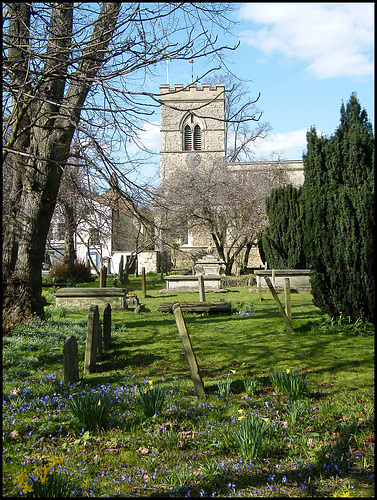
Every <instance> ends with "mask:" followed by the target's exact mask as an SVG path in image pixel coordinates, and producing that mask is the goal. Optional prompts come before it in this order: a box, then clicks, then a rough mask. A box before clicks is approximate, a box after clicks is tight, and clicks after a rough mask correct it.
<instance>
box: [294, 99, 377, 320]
mask: <svg viewBox="0 0 377 500" xmlns="http://www.w3.org/2000/svg"><path fill="white" fill-rule="evenodd" d="M340 113H341V119H340V126H339V127H338V129H337V130H336V131H335V133H334V135H333V136H331V137H329V138H326V137H318V136H317V132H316V129H315V128H314V127H313V128H312V129H311V130H310V131H309V132H308V134H307V152H306V154H304V157H303V159H304V171H305V181H304V185H303V194H304V200H305V204H304V207H305V253H306V256H307V259H308V265H309V267H310V269H311V271H312V272H311V286H312V294H313V298H314V304H315V305H317V306H318V307H320V308H321V309H322V310H324V311H326V312H328V313H329V314H330V315H332V316H343V317H348V316H349V317H350V318H351V320H352V321H356V320H357V319H358V318H362V319H363V320H368V321H374V294H375V285H374V254H373V249H374V230H375V225H374V136H373V131H372V125H371V123H370V122H369V121H368V117H367V113H366V111H365V110H361V107H360V104H359V102H358V100H357V97H356V95H355V94H352V95H351V98H350V100H349V102H348V104H347V106H346V107H345V106H344V104H342V107H341V111H340Z"/></svg>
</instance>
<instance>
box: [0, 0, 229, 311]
mask: <svg viewBox="0 0 377 500" xmlns="http://www.w3.org/2000/svg"><path fill="white" fill-rule="evenodd" d="M232 8H233V7H232V6H231V5H227V4H222V3H219V4H215V3H214V4H204V3H203V4H202V3H197V4H193V3H178V4H177V3H160V4H139V3H115V2H104V3H100V4H93V3H80V4H78V5H77V6H74V4H73V3H68V2H65V3H57V2H52V3H49V4H45V3H27V2H25V3H13V2H9V3H7V4H6V6H5V7H3V33H4V36H5V37H4V44H3V47H4V53H3V67H4V74H3V90H4V96H3V116H6V117H8V119H7V121H6V123H5V125H4V130H7V131H10V135H9V139H8V140H5V142H4V139H3V145H4V147H3V160H4V159H6V158H7V157H8V156H11V157H12V168H13V179H12V187H11V189H10V206H11V209H10V210H9V211H8V212H7V213H6V214H5V217H6V220H5V222H6V224H5V234H4V242H3V280H4V281H5V282H6V284H7V286H6V290H5V294H4V297H5V311H6V312H5V313H6V314H7V315H8V317H11V319H12V320H14V321H17V320H20V319H22V318H23V317H28V316H30V315H33V314H37V315H39V316H43V315H44V310H43V305H42V303H41V301H40V297H41V273H40V270H41V266H42V261H43V256H44V252H45V244H46V237H47V232H48V229H49V225H50V220H51V217H52V214H53V211H54V207H55V204H56V200H57V194H58V189H59V185H60V180H61V176H62V173H63V171H64V168H65V167H66V165H67V160H68V158H69V155H70V146H71V143H72V140H73V137H74V136H75V134H82V135H86V136H87V137H88V141H89V140H90V141H91V144H92V145H94V146H95V147H96V151H97V157H96V158H95V161H93V163H92V164H91V165H92V167H93V168H95V169H96V173H97V175H98V176H99V177H101V178H103V179H107V180H108V178H109V174H110V172H111V170H112V169H118V171H119V172H120V171H121V170H120V165H122V164H123V165H124V163H125V159H124V157H125V154H126V152H127V143H128V141H129V140H130V139H131V140H132V137H133V134H134V132H135V130H137V129H138V128H140V127H139V126H140V123H141V122H142V121H143V120H144V121H145V119H147V118H148V117H149V116H151V115H152V114H153V111H154V109H153V107H152V105H153V102H154V101H153V99H154V100H155V101H156V100H157V101H158V99H157V97H156V96H153V94H152V93H150V92H147V91H144V90H143V87H144V86H145V76H147V75H148V72H150V71H152V70H153V69H155V68H156V67H157V65H158V64H159V63H161V62H163V61H165V60H167V59H168V58H169V59H172V60H174V59H181V60H191V59H196V58H206V60H207V61H208V63H209V64H212V62H211V58H215V57H217V56H218V55H219V54H221V53H222V52H223V49H225V48H227V47H221V46H220V45H219V44H218V40H217V37H216V36H213V35H212V33H213V32H214V31H215V29H216V31H219V30H228V29H229V28H230V27H231V24H232V23H231V22H230V21H228V18H229V10H230V9H232ZM143 76H144V79H143ZM135 84H136V85H137V86H138V88H137V87H136V88H137V90H135ZM148 97H149V98H150V99H151V100H150V101H149V103H148V101H147V100H146V98H148ZM3 137H4V136H3ZM116 152H117V153H118V154H120V152H122V155H121V157H118V156H117V154H116ZM89 160H90V158H89ZM122 179H123V184H124V185H123V188H122V189H123V191H124V194H125V195H126V196H128V197H129V198H131V199H132V196H133V195H134V192H133V190H134V188H135V186H134V185H133V184H132V183H128V182H127V181H128V180H127V176H123V178H122Z"/></svg>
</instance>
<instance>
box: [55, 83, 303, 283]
mask: <svg viewBox="0 0 377 500" xmlns="http://www.w3.org/2000/svg"><path fill="white" fill-rule="evenodd" d="M160 98H161V153H160V177H161V181H162V182H163V181H164V180H166V179H168V178H169V176H171V175H174V173H175V172H176V171H177V169H179V168H180V167H181V166H183V165H185V166H187V167H188V168H190V169H194V170H195V169H196V168H198V166H199V165H201V166H203V165H204V166H205V165H207V164H211V163H213V164H214V163H220V164H224V162H225V156H226V148H225V123H224V111H225V87H224V85H223V84H220V83H219V84H216V85H215V86H214V87H211V86H210V84H206V83H204V84H202V86H197V85H196V84H191V85H188V86H186V87H184V86H183V85H181V84H176V85H174V87H173V88H170V86H169V85H168V84H163V85H161V86H160ZM226 165H227V167H228V168H229V169H230V170H231V171H232V172H234V175H235V182H238V183H241V184H243V185H247V184H248V183H250V182H252V175H255V172H258V173H259V172H260V173H262V172H266V171H272V170H273V169H280V171H282V172H284V174H285V176H284V179H285V180H284V182H283V183H282V184H284V183H285V184H288V183H291V184H293V185H294V186H296V187H298V186H299V185H301V184H302V183H303V180H304V171H303V162H302V161H301V160H297V161H275V162H274V161H268V162H266V161H262V162H236V163H227V164H226ZM91 207H92V208H91V209H90V210H86V211H85V214H84V216H83V217H81V219H80V222H79V223H78V225H77V227H76V230H75V235H74V239H75V241H74V247H75V252H76V255H77V258H78V259H79V260H81V261H84V262H86V261H88V260H90V262H91V264H94V265H95V267H96V268H97V269H99V268H100V267H101V266H102V265H107V267H108V272H111V273H117V272H118V268H119V262H120V260H121V259H123V261H124V262H126V261H127V260H128V259H130V258H131V256H132V254H133V253H134V250H135V248H136V246H135V245H136V244H135V242H136V240H137V241H138V247H139V248H140V250H141V249H142V250H141V251H139V252H138V255H137V269H139V271H140V270H141V269H142V268H143V267H144V268H145V270H146V272H159V270H160V266H162V268H163V270H164V272H166V271H171V270H172V269H174V268H178V269H180V270H186V271H187V270H190V269H192V267H193V265H194V263H195V262H196V259H197V258H198V256H199V258H200V257H201V256H203V255H205V254H206V253H207V252H208V250H209V249H210V248H211V247H212V248H214V245H213V241H212V238H211V236H210V235H209V233H207V232H206V231H198V230H196V231H190V230H189V229H188V230H187V234H185V235H184V236H183V237H182V238H180V239H179V240H178V241H175V242H173V245H165V244H164V242H163V241H162V243H157V244H156V241H155V239H154V238H153V239H149V237H148V234H150V233H149V231H147V230H146V228H145V227H141V226H140V224H139V223H138V221H137V219H136V218H135V217H134V216H133V213H132V210H131V207H130V206H128V205H127V203H125V202H124V200H120V199H118V197H117V196H116V194H115V192H114V191H113V190H112V189H110V190H109V191H108V192H107V193H105V194H104V195H101V196H99V197H98V198H97V199H96V200H95V201H94V202H92V205H91ZM93 207H94V208H95V210H93ZM64 228H65V223H64V217H63V215H62V213H61V212H59V207H57V209H56V212H55V214H54V217H53V221H52V224H51V227H50V233H49V239H48V242H47V248H46V263H47V262H48V265H47V268H48V267H49V265H51V264H54V263H56V262H59V261H60V260H61V257H62V255H63V253H64V245H65V239H64ZM89 256H90V259H89ZM262 266H263V263H262V261H261V259H260V256H259V251H258V248H257V247H254V248H252V251H251V253H250V257H249V261H248V267H250V268H259V267H262ZM93 272H94V269H93ZM232 272H237V269H236V268H235V269H232Z"/></svg>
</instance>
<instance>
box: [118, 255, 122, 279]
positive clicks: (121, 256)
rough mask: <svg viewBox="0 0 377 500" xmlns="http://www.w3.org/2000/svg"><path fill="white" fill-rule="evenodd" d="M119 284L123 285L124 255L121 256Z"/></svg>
mask: <svg viewBox="0 0 377 500" xmlns="http://www.w3.org/2000/svg"><path fill="white" fill-rule="evenodd" d="M119 283H120V284H121V285H122V284H123V255H121V256H120V261H119Z"/></svg>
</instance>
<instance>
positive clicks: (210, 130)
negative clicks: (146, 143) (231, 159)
mask: <svg viewBox="0 0 377 500" xmlns="http://www.w3.org/2000/svg"><path fill="white" fill-rule="evenodd" d="M160 95H161V101H162V105H161V154H160V174H161V180H162V181H163V180H164V179H167V178H168V177H169V176H170V175H171V174H173V173H174V170H175V169H176V168H179V167H181V166H184V165H188V166H189V167H190V168H195V167H197V166H198V165H199V164H200V163H201V162H221V163H224V161H225V127H224V105H225V87H224V85H223V84H220V83H217V84H215V86H214V87H211V86H210V84H209V83H203V84H202V86H201V87H197V85H196V84H195V83H192V84H190V85H188V86H187V87H185V88H184V87H183V85H182V84H176V85H174V88H170V87H169V84H163V85H161V86H160Z"/></svg>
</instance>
